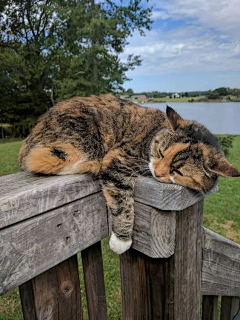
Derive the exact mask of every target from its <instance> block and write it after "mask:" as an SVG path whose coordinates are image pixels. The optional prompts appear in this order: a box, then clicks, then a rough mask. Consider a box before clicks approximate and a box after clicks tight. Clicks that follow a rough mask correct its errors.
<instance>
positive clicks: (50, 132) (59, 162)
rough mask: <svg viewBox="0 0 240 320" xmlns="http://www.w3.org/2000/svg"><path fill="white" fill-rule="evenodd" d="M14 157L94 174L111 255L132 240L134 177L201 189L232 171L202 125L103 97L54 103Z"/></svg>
mask: <svg viewBox="0 0 240 320" xmlns="http://www.w3.org/2000/svg"><path fill="white" fill-rule="evenodd" d="M19 161H20V164H21V168H22V169H23V170H25V171H29V172H34V173H42V174H57V175H65V174H75V173H92V174H94V175H96V176H98V177H99V178H100V180H101V184H102V190H103V194H104V196H105V198H106V202H107V205H108V208H109V210H110V212H111V214H112V234H111V237H110V241H109V244H110V248H111V249H112V250H113V251H114V252H116V253H118V254H122V253H123V252H125V251H126V250H128V249H129V248H130V246H131V244H132V232H133V223H134V200H133V193H134V185H135V182H136V179H137V177H139V176H140V175H148V174H150V175H151V174H152V176H153V177H154V178H156V179H157V180H159V181H160V182H164V183H176V184H179V185H182V186H186V187H189V188H192V189H194V190H197V191H200V192H202V193H205V192H207V191H209V190H210V189H211V188H212V187H213V186H214V184H215V182H216V179H217V177H218V175H221V176H225V177H239V176H240V173H239V172H238V170H237V169H236V168H235V167H233V166H232V165H231V164H230V163H229V162H228V161H227V160H226V158H225V157H224V154H223V152H222V150H221V148H220V145H219V142H218V139H217V138H216V137H215V136H214V135H213V134H212V133H210V132H209V131H208V130H207V129H206V128H205V127H204V126H203V125H201V124H199V123H197V122H196V121H188V120H184V119H182V118H181V116H180V115H179V114H178V113H177V112H176V111H174V110H173V109H172V108H171V107H168V106H167V109H166V114H165V113H164V112H162V111H160V110H157V109H154V108H145V107H141V106H139V105H136V104H134V103H132V102H130V101H126V100H122V99H118V98H115V97H114V96H112V95H109V94H107V95H100V96H91V97H76V98H72V99H69V100H66V101H63V102H60V103H58V104H56V105H55V106H54V107H52V108H51V109H50V110H49V111H48V112H47V113H45V114H44V115H42V116H41V117H40V118H39V120H38V122H37V124H36V126H35V127H34V128H33V130H32V132H31V133H30V135H29V136H28V137H27V138H26V140H25V141H24V143H23V145H22V147H21V149H20V152H19Z"/></svg>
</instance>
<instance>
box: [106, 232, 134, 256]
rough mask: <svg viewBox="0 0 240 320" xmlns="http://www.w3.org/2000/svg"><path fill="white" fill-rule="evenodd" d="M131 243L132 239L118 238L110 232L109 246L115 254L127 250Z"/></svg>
mask: <svg viewBox="0 0 240 320" xmlns="http://www.w3.org/2000/svg"><path fill="white" fill-rule="evenodd" d="M131 245H132V239H131V240H127V241H124V240H120V239H119V238H118V237H117V236H116V235H115V233H112V235H111V237H110V241H109V246H110V249H111V250H112V251H114V252H115V253H117V254H122V253H123V252H125V251H127V250H128V249H129V248H130V247H131Z"/></svg>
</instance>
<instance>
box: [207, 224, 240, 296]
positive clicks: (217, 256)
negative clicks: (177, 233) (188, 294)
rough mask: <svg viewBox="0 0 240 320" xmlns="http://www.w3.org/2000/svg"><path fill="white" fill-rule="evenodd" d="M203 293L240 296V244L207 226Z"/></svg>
mask: <svg viewBox="0 0 240 320" xmlns="http://www.w3.org/2000/svg"><path fill="white" fill-rule="evenodd" d="M202 294H203V295H219V296H240V245H238V244H237V243H235V242H233V241H230V240H228V239H226V238H224V237H222V236H220V235H219V234H217V233H215V232H212V231H210V230H208V229H205V228H204V232H203V265H202Z"/></svg>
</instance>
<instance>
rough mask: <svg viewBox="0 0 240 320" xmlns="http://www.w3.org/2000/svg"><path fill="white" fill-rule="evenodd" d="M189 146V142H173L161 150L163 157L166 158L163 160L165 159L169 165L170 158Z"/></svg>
mask: <svg viewBox="0 0 240 320" xmlns="http://www.w3.org/2000/svg"><path fill="white" fill-rule="evenodd" d="M189 146H190V143H175V144H173V145H172V146H171V147H169V148H168V149H167V150H165V151H163V156H164V159H167V160H165V161H167V163H168V165H169V166H170V164H171V162H172V159H173V158H174V157H175V155H176V154H177V153H178V152H180V151H182V150H185V149H187V148H188V147H189Z"/></svg>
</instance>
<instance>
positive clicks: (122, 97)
mask: <svg viewBox="0 0 240 320" xmlns="http://www.w3.org/2000/svg"><path fill="white" fill-rule="evenodd" d="M120 99H125V100H128V99H129V96H128V95H122V96H120Z"/></svg>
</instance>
